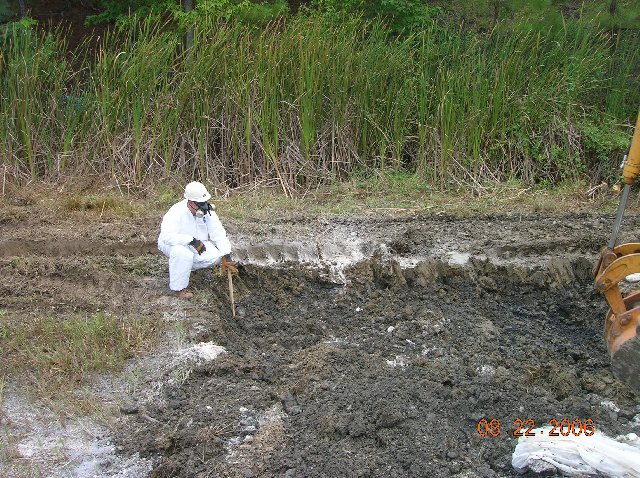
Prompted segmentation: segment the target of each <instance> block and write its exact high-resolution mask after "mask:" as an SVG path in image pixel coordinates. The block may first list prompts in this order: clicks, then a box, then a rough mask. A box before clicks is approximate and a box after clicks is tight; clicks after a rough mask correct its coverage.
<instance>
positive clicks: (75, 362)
mask: <svg viewBox="0 0 640 478" xmlns="http://www.w3.org/2000/svg"><path fill="white" fill-rule="evenodd" d="M159 333H160V330H159V323H158V322H157V321H155V320H149V319H131V318H126V319H125V318H120V317H114V316H111V315H104V314H95V315H93V316H90V317H81V316H69V317H63V318H59V317H46V318H41V317H38V318H32V319H23V320H19V319H17V318H10V317H8V316H6V315H2V316H0V362H1V363H2V369H3V370H6V371H9V373H10V374H13V373H15V374H19V375H21V376H23V377H26V378H28V379H29V381H30V382H31V384H32V385H33V386H34V387H35V388H36V389H37V390H38V392H39V394H40V395H41V396H43V397H54V396H56V395H58V394H59V393H60V392H64V391H68V390H71V389H73V388H74V387H75V386H76V385H77V384H78V383H81V382H82V381H83V380H84V379H85V378H86V377H87V376H88V375H90V374H91V373H93V372H108V371H116V370H119V369H121V367H122V366H123V365H124V363H125V361H126V360H127V359H129V358H132V357H133V356H134V355H135V354H136V353H138V352H140V351H142V350H144V349H146V348H148V347H149V345H150V344H151V343H152V342H154V341H155V339H156V338H157V337H158V335H159Z"/></svg>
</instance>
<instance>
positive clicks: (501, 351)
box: [0, 206, 640, 478]
mask: <svg viewBox="0 0 640 478" xmlns="http://www.w3.org/2000/svg"><path fill="white" fill-rule="evenodd" d="M29 207H31V206H29ZM34 208H35V207H34ZM23 209H24V208H19V207H18V206H15V207H5V208H4V209H3V211H4V212H3V213H2V214H3V215H2V216H0V227H1V228H2V237H1V238H0V274H1V277H2V281H1V283H0V309H2V310H3V311H5V313H7V314H9V315H18V314H22V315H24V314H27V315H29V314H43V313H65V312H69V311H76V312H77V311H82V312H94V311H96V310H104V311H108V312H111V313H115V314H120V315H126V316H131V317H135V316H139V315H142V314H145V315H149V316H154V317H157V318H158V320H169V318H171V317H175V316H176V315H180V316H181V317H184V318H185V320H186V322H185V323H186V324H188V327H189V328H190V336H189V339H190V340H191V341H192V342H193V343H199V342H213V343H215V344H217V345H220V346H223V347H224V348H225V349H226V353H223V354H222V355H220V356H218V357H217V358H216V359H215V360H212V361H209V362H203V363H200V364H199V365H197V366H194V367H193V369H192V370H190V371H189V373H187V374H184V375H183V376H182V378H181V379H180V380H167V381H166V382H165V383H164V384H163V386H162V388H161V391H160V393H159V394H157V395H155V396H153V397H151V398H150V397H149V395H146V394H144V393H136V394H135V395H134V394H132V395H130V396H129V397H128V398H127V400H128V402H129V403H127V404H126V406H123V416H122V418H121V419H120V421H119V423H118V424H117V426H116V427H115V429H114V436H115V437H116V443H117V445H118V450H119V452H120V453H121V454H123V455H132V454H134V453H140V454H141V455H142V456H143V457H148V458H151V459H152V460H153V463H154V469H153V472H152V476H155V477H207V476H232V477H233V476H238V477H252V476H255V477H262V476H265V477H271V476H277V477H288V478H291V477H325V476H363V477H364V476H389V477H404V476H407V477H409V476H461V477H462V476H464V477H492V476H514V475H515V472H514V471H513V470H512V468H511V454H512V452H513V449H514V447H515V445H516V441H517V439H516V438H515V437H514V436H513V432H514V430H515V429H516V426H515V425H514V420H516V419H518V418H520V419H522V420H523V421H524V420H526V419H528V418H532V419H533V420H535V423H536V426H543V425H546V424H547V423H548V422H549V420H551V419H553V418H555V419H557V420H558V421H561V420H562V419H565V418H566V419H569V420H570V421H572V420H574V419H576V418H578V419H581V420H582V421H584V420H587V419H592V420H594V422H595V426H596V429H597V430H600V431H603V432H605V433H606V434H608V435H610V436H616V435H618V434H622V433H630V432H633V431H635V432H636V433H637V432H638V428H637V423H638V422H640V420H635V421H634V417H636V416H637V415H638V414H640V400H639V399H638V397H636V396H634V395H633V394H632V393H631V392H630V391H629V390H628V389H627V388H625V386H624V385H622V384H620V383H619V382H618V381H617V380H616V379H615V378H614V377H613V376H612V374H611V370H610V366H609V358H608V355H607V350H606V347H605V344H604V340H603V338H602V326H603V320H604V317H605V313H606V309H607V307H606V302H605V301H604V299H603V298H602V297H601V296H600V295H599V294H597V293H596V292H594V291H593V287H592V276H591V269H592V267H593V264H594V259H595V256H596V254H597V252H598V249H599V248H600V247H601V246H602V245H604V244H605V243H606V242H607V240H608V234H609V230H610V227H611V223H612V218H611V217H608V216H599V215H595V214H594V215H589V214H581V215H565V216H542V215H538V216H535V215H510V216H500V217H492V216H484V217H477V218H472V219H469V218H466V219H462V218H455V217H450V216H444V215H443V216H407V217H401V218H321V219H316V218H313V219H310V218H299V219H296V220H286V221H285V220H276V221H274V222H271V223H263V222H260V221H246V222H234V221H225V220H224V218H222V219H223V222H224V223H225V225H226V226H227V230H228V232H229V235H230V236H231V239H232V242H233V244H234V247H235V251H236V255H237V256H238V257H239V258H240V259H241V260H242V263H243V265H242V267H241V270H240V273H239V275H238V277H236V279H235V286H236V290H235V296H236V305H237V312H238V314H237V317H236V318H233V317H232V316H231V310H230V307H229V300H228V295H227V289H226V286H227V284H226V278H224V277H221V276H220V275H218V274H216V273H215V272H214V271H203V272H199V273H194V275H193V280H192V285H193V287H194V289H195V291H196V296H195V298H194V299H193V300H191V301H189V302H180V301H177V300H176V299H174V298H171V297H170V296H168V294H167V288H166V287H167V282H168V277H167V270H166V259H164V257H162V256H160V255H159V254H157V253H156V252H155V248H154V244H153V242H154V241H155V237H156V234H157V228H158V224H159V217H150V218H146V219H143V220H131V221H124V220H122V219H109V220H106V219H98V218H97V217H93V218H91V217H90V218H89V219H87V218H85V219H84V222H80V221H78V218H67V219H62V218H61V219H53V218H47V219H45V220H41V219H35V215H33V216H32V215H29V214H25V213H24V212H23ZM623 229H624V234H623V235H622V236H621V238H620V239H621V241H630V240H633V239H634V238H635V237H638V235H640V218H638V217H629V218H627V219H626V220H625V224H624V226H623ZM607 402H613V403H615V405H617V407H618V408H619V411H615V409H614V408H612V407H611V406H609V405H607ZM483 418H486V419H487V420H491V419H494V418H495V419H497V420H499V421H500V423H501V428H500V431H501V433H500V434H499V436H496V437H491V436H487V437H484V438H483V437H482V436H480V435H479V434H478V431H477V424H478V422H479V421H480V420H481V419H483ZM634 427H635V428H634Z"/></svg>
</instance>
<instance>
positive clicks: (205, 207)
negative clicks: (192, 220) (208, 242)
mask: <svg viewBox="0 0 640 478" xmlns="http://www.w3.org/2000/svg"><path fill="white" fill-rule="evenodd" d="M194 202H195V203H196V206H198V209H197V210H196V217H204V215H205V214H210V213H211V211H213V206H212V205H211V204H209V203H208V202H196V201H194Z"/></svg>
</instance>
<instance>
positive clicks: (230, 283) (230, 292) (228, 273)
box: [227, 269, 236, 318]
mask: <svg viewBox="0 0 640 478" xmlns="http://www.w3.org/2000/svg"><path fill="white" fill-rule="evenodd" d="M231 276H232V274H231V271H230V270H229V269H227V277H228V279H229V298H230V299H231V313H232V314H233V317H234V318H235V316H236V303H235V300H234V299H233V278H232V277H231Z"/></svg>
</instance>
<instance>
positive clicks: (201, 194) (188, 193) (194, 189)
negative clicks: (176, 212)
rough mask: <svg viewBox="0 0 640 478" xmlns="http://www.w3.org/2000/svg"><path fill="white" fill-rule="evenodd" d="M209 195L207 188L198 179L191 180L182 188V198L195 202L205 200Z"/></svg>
mask: <svg viewBox="0 0 640 478" xmlns="http://www.w3.org/2000/svg"><path fill="white" fill-rule="evenodd" d="M210 197H211V194H209V191H207V188H205V187H204V184H202V183H199V182H198V181H193V182H192V183H189V184H187V187H185V188H184V198H185V199H188V200H189V201H195V202H205V201H208V200H209V198H210Z"/></svg>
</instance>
